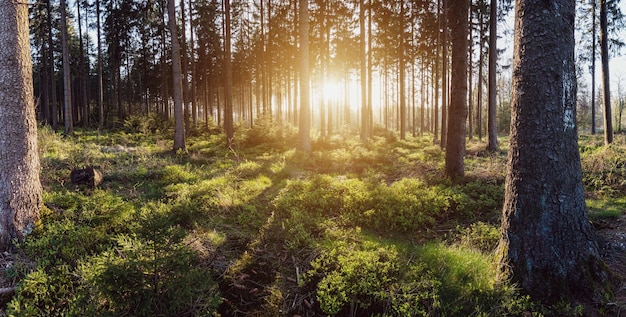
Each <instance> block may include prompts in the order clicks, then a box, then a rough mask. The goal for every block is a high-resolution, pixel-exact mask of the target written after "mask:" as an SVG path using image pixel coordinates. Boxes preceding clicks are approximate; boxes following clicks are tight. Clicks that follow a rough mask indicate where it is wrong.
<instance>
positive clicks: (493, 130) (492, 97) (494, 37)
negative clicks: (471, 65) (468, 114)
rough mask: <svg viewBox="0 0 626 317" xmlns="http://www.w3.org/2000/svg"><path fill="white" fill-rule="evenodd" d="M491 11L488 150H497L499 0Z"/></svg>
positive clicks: (496, 0)
mask: <svg viewBox="0 0 626 317" xmlns="http://www.w3.org/2000/svg"><path fill="white" fill-rule="evenodd" d="M489 10H490V12H489V75H488V77H489V88H488V89H489V90H488V96H489V98H488V100H489V104H488V105H487V109H488V111H487V151H489V152H495V151H496V150H497V149H498V120H497V117H496V116H497V114H498V113H497V108H496V90H497V89H496V63H497V61H498V51H497V50H496V43H497V42H498V32H497V29H496V28H497V26H498V23H497V19H498V14H497V12H498V0H491V5H490V9H489Z"/></svg>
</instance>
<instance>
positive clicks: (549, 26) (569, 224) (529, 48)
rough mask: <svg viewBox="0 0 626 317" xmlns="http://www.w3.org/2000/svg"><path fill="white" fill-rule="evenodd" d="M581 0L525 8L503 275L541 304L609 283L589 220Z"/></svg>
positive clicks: (519, 17) (518, 31)
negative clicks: (577, 56) (580, 99)
mask: <svg viewBox="0 0 626 317" xmlns="http://www.w3.org/2000/svg"><path fill="white" fill-rule="evenodd" d="M574 7H575V1H574V0H558V1H549V2H546V1H543V0H518V1H517V6H516V12H515V45H514V54H515V55H514V60H513V100H512V105H513V106H512V110H511V137H510V145H509V155H508V165H507V176H506V184H505V200H504V207H503V216H502V238H501V241H500V246H499V252H498V255H499V260H500V262H499V263H500V270H501V272H503V273H504V274H505V275H510V276H509V277H510V278H511V280H512V282H514V283H517V284H518V285H519V286H520V287H521V288H522V289H523V291H524V292H526V293H527V294H530V295H531V296H532V297H533V298H535V299H536V300H540V301H544V302H548V303H554V302H556V301H558V300H560V299H561V298H564V297H570V298H575V297H576V296H577V295H582V296H584V297H585V298H587V299H588V298H589V295H590V292H591V291H593V290H594V288H595V287H596V286H600V285H602V283H604V282H606V276H607V275H606V274H605V271H604V270H603V267H604V266H603V264H602V262H601V260H600V258H599V254H598V245H597V243H596V241H595V235H594V232H593V229H592V227H591V225H590V223H589V221H588V219H587V210H586V207H585V199H584V196H583V187H582V180H581V179H582V176H581V165H580V154H579V152H578V136H577V127H576V74H575V64H574V16H575V10H574Z"/></svg>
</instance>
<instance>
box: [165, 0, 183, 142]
mask: <svg viewBox="0 0 626 317" xmlns="http://www.w3.org/2000/svg"><path fill="white" fill-rule="evenodd" d="M174 1H175V0H167V17H168V23H169V29H170V35H171V41H172V78H173V85H174V151H177V150H185V147H186V146H185V124H184V122H183V121H184V120H183V115H184V114H183V80H182V78H181V77H182V74H181V65H180V64H181V61H180V46H179V45H178V28H177V26H176V5H175V3H174Z"/></svg>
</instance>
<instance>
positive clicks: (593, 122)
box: [591, 0, 597, 135]
mask: <svg viewBox="0 0 626 317" xmlns="http://www.w3.org/2000/svg"><path fill="white" fill-rule="evenodd" d="M591 6H592V7H591V134H592V135H594V134H596V34H597V31H596V30H597V28H596V0H591Z"/></svg>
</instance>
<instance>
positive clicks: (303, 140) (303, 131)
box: [298, 0, 311, 153]
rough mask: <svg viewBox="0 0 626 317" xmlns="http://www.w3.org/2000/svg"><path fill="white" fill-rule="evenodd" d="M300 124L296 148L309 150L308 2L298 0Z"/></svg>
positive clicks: (306, 0) (303, 150) (304, 150)
mask: <svg viewBox="0 0 626 317" xmlns="http://www.w3.org/2000/svg"><path fill="white" fill-rule="evenodd" d="M299 5H300V8H299V11H300V124H299V127H298V150H300V151H302V152H306V153H309V152H311V108H310V107H311V106H310V100H309V99H310V97H309V89H310V87H309V85H310V83H309V82H310V80H311V78H310V76H311V75H310V74H309V2H308V0H300V3H299Z"/></svg>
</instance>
